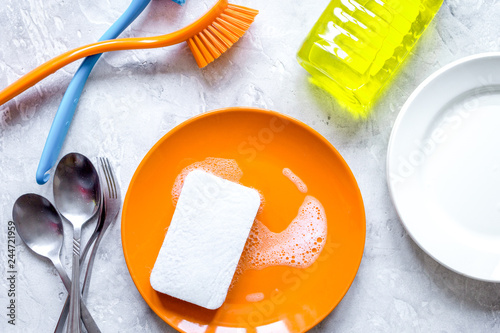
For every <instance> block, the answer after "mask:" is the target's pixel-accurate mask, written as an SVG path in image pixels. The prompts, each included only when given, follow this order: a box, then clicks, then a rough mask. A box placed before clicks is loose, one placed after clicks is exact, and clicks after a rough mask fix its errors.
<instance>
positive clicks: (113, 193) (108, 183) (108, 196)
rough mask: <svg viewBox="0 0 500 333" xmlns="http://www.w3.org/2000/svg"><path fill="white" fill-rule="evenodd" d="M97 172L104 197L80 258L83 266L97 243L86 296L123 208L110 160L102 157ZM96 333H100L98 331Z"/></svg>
mask: <svg viewBox="0 0 500 333" xmlns="http://www.w3.org/2000/svg"><path fill="white" fill-rule="evenodd" d="M97 171H98V172H99V180H100V182H101V191H102V195H103V197H102V198H101V199H102V200H101V203H102V204H101V210H100V212H99V218H98V221H97V225H96V228H95V230H94V232H93V233H92V235H91V236H90V239H89V241H88V242H87V245H86V246H85V249H84V250H83V252H82V255H81V258H80V259H81V260H80V265H81V264H82V263H83V261H84V260H85V257H86V256H87V253H88V251H89V250H90V247H91V246H92V244H94V241H95V244H94V247H93V248H92V253H91V254H90V258H89V263H88V265H87V270H86V272H85V279H84V281H83V285H82V286H83V287H82V295H84V293H85V291H86V290H87V289H88V288H87V285H88V284H89V282H90V275H91V274H90V271H91V270H92V266H93V265H94V259H95V256H96V253H97V248H98V247H99V244H100V242H101V239H102V237H103V235H104V232H105V231H106V229H108V227H109V225H110V224H111V222H113V221H114V220H115V219H116V217H117V216H118V212H119V211H120V206H121V194H120V187H119V185H118V182H117V181H116V179H115V175H114V173H113V168H112V167H111V164H110V163H109V160H108V159H107V158H105V157H100V158H98V159H97ZM68 299H69V298H67V299H66V303H65V304H64V307H63V310H62V312H61V315H60V317H59V321H58V323H57V326H56V330H55V333H62V330H63V327H64V322H65V321H66V317H67V316H68V311H69V302H68ZM95 332H99V331H98V330H96V331H95ZM95 332H94V333H95ZM89 333H90V332H89Z"/></svg>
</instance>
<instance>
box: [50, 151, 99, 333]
mask: <svg viewBox="0 0 500 333" xmlns="http://www.w3.org/2000/svg"><path fill="white" fill-rule="evenodd" d="M53 187H54V201H55V204H56V207H57V209H58V210H59V212H60V213H61V215H62V216H63V217H64V218H65V219H66V220H68V221H69V222H70V223H71V224H72V225H73V264H72V270H73V275H72V281H73V283H72V284H71V292H70V306H69V322H68V331H69V332H72V333H80V332H81V324H80V320H79V318H80V306H79V304H80V296H81V294H80V241H81V233H82V227H83V225H85V224H86V223H87V222H88V221H89V220H90V219H91V218H92V217H93V216H94V215H95V214H96V213H97V211H98V208H99V203H100V199H101V190H100V186H99V177H98V175H97V171H96V170H95V168H94V166H93V165H92V162H90V160H89V159H88V158H87V157H85V156H83V155H81V154H78V153H70V154H68V155H66V156H64V157H63V158H62V159H61V161H59V164H58V165H57V168H56V171H55V175H54V184H53Z"/></svg>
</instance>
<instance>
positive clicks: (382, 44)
mask: <svg viewBox="0 0 500 333" xmlns="http://www.w3.org/2000/svg"><path fill="white" fill-rule="evenodd" d="M442 3H443V0H333V1H331V3H330V4H329V6H328V7H327V8H326V10H325V11H324V12H323V14H322V15H321V17H320V19H319V20H318V22H316V24H315V26H314V27H313V29H312V30H311V32H310V33H309V35H308V37H307V38H306V40H305V42H304V44H303V45H302V47H301V49H300V50H299V53H298V55H297V58H298V61H299V63H300V64H301V65H302V66H303V67H304V68H305V69H306V70H307V71H309V72H310V73H311V75H312V76H311V81H312V82H313V83H314V84H316V85H318V86H320V87H321V88H323V89H325V90H326V91H328V92H330V93H331V94H332V95H333V96H335V98H336V99H337V101H338V102H339V103H340V104H341V105H343V106H345V107H346V108H347V109H348V110H349V111H351V112H353V114H355V115H356V116H362V117H364V116H366V115H367V113H368V110H369V108H370V105H371V104H372V103H373V101H374V100H375V99H376V97H377V95H378V94H379V93H380V91H381V90H382V88H383V87H384V85H385V84H386V83H387V82H388V81H389V80H390V78H391V76H392V75H393V74H394V72H395V71H396V69H397V68H398V67H399V65H400V64H401V63H402V62H403V60H404V59H405V57H406V56H407V55H408V53H409V51H410V50H411V49H412V47H413V46H414V45H415V43H416V42H417V40H418V39H419V37H420V36H421V35H422V33H423V32H424V30H425V28H426V27H427V26H428V25H429V23H430V22H431V20H432V18H433V17H434V15H435V14H436V13H437V11H438V10H439V8H440V7H441V4H442Z"/></svg>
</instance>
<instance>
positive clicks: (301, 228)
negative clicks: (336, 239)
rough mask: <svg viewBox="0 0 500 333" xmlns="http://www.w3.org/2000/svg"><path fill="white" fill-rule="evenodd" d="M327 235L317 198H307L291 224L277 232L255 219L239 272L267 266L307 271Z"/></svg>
mask: <svg viewBox="0 0 500 333" xmlns="http://www.w3.org/2000/svg"><path fill="white" fill-rule="evenodd" d="M326 236H327V223H326V214H325V210H324V208H323V206H322V205H321V203H320V202H319V201H318V200H317V199H316V198H314V197H313V196H310V195H308V196H306V198H305V199H304V202H303V203H302V205H301V206H300V208H299V212H298V214H297V216H296V217H295V218H294V219H293V221H292V223H290V225H289V226H288V227H287V228H286V229H285V230H284V231H282V232H280V233H274V232H272V231H270V230H269V229H268V228H267V227H266V226H265V225H264V224H262V222H260V221H259V220H255V222H254V225H253V227H252V230H251V231H250V236H249V238H248V240H247V243H246V245H245V249H244V250H243V254H242V257H241V260H240V266H239V269H238V271H239V272H243V271H244V270H246V269H256V270H260V269H263V268H265V267H269V266H291V267H298V268H307V267H309V266H311V265H312V264H313V263H314V261H316V259H317V258H318V257H319V254H320V253H321V251H322V250H323V247H324V246H325V243H326Z"/></svg>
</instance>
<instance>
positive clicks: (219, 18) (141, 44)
mask: <svg viewBox="0 0 500 333" xmlns="http://www.w3.org/2000/svg"><path fill="white" fill-rule="evenodd" d="M258 13H259V12H258V11H257V10H254V9H250V8H246V7H243V6H238V5H232V4H228V1H227V0H219V1H218V2H217V3H216V4H215V5H214V7H212V8H211V9H210V10H209V11H208V12H207V13H206V14H205V15H203V16H202V17H201V18H199V19H198V20H197V21H195V22H194V23H192V24H190V25H188V26H187V27H185V28H183V29H181V30H178V31H176V32H173V33H170V34H167V35H162V36H155V37H141V38H123V39H116V40H108V41H102V42H98V43H94V44H89V45H85V46H82V47H79V48H76V49H73V50H71V51H68V52H66V53H63V54H62V55H60V56H58V57H55V58H53V59H52V60H49V61H47V62H46V63H45V64H43V65H41V66H39V67H38V68H36V69H34V70H33V71H31V72H29V73H28V74H26V75H24V76H23V77H21V78H20V79H19V80H17V81H16V82H14V83H13V84H11V85H10V86H8V87H7V88H5V89H4V90H2V91H1V92H0V105H2V104H4V103H5V102H7V101H9V100H10V99H12V98H14V97H15V96H17V95H19V94H20V93H21V92H23V91H25V90H26V89H28V88H30V87H32V86H33V85H35V84H36V83H37V82H39V81H41V80H42V79H44V78H46V77H47V76H49V75H50V74H52V73H54V72H55V71H57V70H58V69H61V68H62V67H64V66H66V65H68V64H70V63H72V62H73V61H76V60H78V59H81V58H84V57H88V56H91V55H94V54H99V53H103V52H110V51H120V50H131V49H150V48H159V47H165V46H170V45H174V44H179V43H182V42H185V41H187V43H188V45H189V48H190V49H191V51H192V53H193V55H194V57H195V59H196V62H197V63H198V66H199V67H205V66H206V65H208V64H209V63H211V62H212V61H214V60H215V59H217V58H218V57H219V56H220V55H221V54H222V53H224V52H225V51H227V50H228V49H229V48H230V47H231V46H232V45H233V44H234V43H235V42H236V41H237V40H238V39H239V38H240V37H242V36H243V34H244V33H245V32H246V31H247V30H248V28H249V27H250V24H251V23H252V22H253V20H254V18H255V16H256V15H257V14H258Z"/></svg>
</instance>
